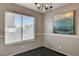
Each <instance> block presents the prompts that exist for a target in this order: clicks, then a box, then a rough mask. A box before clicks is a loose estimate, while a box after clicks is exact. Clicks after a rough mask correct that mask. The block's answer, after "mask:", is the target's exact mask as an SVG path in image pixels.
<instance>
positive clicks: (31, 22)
mask: <svg viewBox="0 0 79 59" xmlns="http://www.w3.org/2000/svg"><path fill="white" fill-rule="evenodd" d="M34 39H35V17H32V16H27V15H21V14H17V13H13V12H5V44H9V43H16V42H21V41H24V40H34Z"/></svg>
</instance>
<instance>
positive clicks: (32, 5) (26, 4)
mask: <svg viewBox="0 0 79 59" xmlns="http://www.w3.org/2000/svg"><path fill="white" fill-rule="evenodd" d="M16 4H18V5H20V6H23V7H26V8H29V9H32V10H34V11H37V12H40V13H44V11H39V10H38V9H37V8H36V7H35V5H34V3H16ZM52 5H53V9H55V8H58V7H60V6H63V5H66V3H53V4H52Z"/></svg>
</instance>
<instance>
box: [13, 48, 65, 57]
mask: <svg viewBox="0 0 79 59" xmlns="http://www.w3.org/2000/svg"><path fill="white" fill-rule="evenodd" d="M14 56H66V55H64V54H61V53H59V52H56V51H53V50H51V49H48V48H46V47H39V48H36V49H32V50H29V51H27V52H22V53H19V54H16V55H14Z"/></svg>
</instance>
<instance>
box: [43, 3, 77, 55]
mask: <svg viewBox="0 0 79 59" xmlns="http://www.w3.org/2000/svg"><path fill="white" fill-rule="evenodd" d="M71 10H75V13H76V14H75V15H76V16H75V27H76V35H75V36H69V35H66V36H65V35H56V34H53V33H52V30H53V28H52V25H53V16H55V15H57V14H61V13H64V12H67V11H71ZM43 21H44V26H43V27H44V30H43V31H44V40H43V41H44V42H43V46H46V47H48V48H50V49H53V50H56V51H59V52H61V53H64V54H67V55H78V56H79V4H67V5H65V6H62V7H59V8H56V9H54V10H52V12H50V13H47V14H45V15H44V20H43Z"/></svg>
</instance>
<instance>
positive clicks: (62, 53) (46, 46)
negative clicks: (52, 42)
mask: <svg viewBox="0 0 79 59" xmlns="http://www.w3.org/2000/svg"><path fill="white" fill-rule="evenodd" d="M44 47H47V46H44ZM47 48H49V49H51V50H54V51H57V52H59V53H62V54H65V55H67V56H71V55H69V54H67V53H64V52H61V51H59V50H56V49H53V48H51V47H47Z"/></svg>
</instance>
